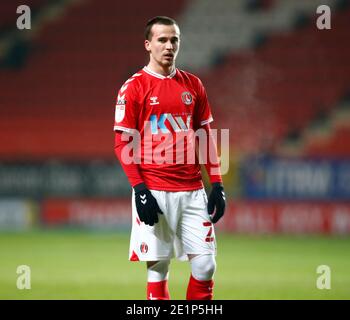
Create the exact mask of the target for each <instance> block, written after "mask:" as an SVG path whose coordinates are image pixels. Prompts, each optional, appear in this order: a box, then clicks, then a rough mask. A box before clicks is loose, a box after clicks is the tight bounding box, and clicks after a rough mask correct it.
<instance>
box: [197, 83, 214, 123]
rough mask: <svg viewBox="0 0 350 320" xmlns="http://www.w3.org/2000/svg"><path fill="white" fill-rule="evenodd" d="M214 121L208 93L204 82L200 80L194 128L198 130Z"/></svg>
mask: <svg viewBox="0 0 350 320" xmlns="http://www.w3.org/2000/svg"><path fill="white" fill-rule="evenodd" d="M212 121H213V117H212V114H211V108H210V105H209V101H208V97H207V93H206V91H205V88H204V86H203V84H202V82H201V81H200V80H199V79H198V87H197V102H196V112H195V115H194V126H195V129H198V128H200V127H202V126H205V125H206V124H208V123H210V122H212Z"/></svg>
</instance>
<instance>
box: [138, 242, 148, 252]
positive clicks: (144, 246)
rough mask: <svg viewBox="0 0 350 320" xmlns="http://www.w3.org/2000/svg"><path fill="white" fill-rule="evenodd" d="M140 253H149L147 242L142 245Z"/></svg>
mask: <svg viewBox="0 0 350 320" xmlns="http://www.w3.org/2000/svg"><path fill="white" fill-rule="evenodd" d="M140 251H141V253H147V252H148V245H147V243H145V242H142V243H141V245H140Z"/></svg>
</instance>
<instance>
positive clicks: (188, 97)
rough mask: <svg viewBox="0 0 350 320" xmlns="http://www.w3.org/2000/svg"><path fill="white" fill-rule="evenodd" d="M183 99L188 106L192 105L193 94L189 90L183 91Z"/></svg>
mask: <svg viewBox="0 0 350 320" xmlns="http://www.w3.org/2000/svg"><path fill="white" fill-rule="evenodd" d="M181 99H182V102H183V103H184V104H185V105H187V106H188V105H190V104H191V103H192V101H193V98H192V95H191V93H189V92H188V91H185V92H183V93H182V95H181Z"/></svg>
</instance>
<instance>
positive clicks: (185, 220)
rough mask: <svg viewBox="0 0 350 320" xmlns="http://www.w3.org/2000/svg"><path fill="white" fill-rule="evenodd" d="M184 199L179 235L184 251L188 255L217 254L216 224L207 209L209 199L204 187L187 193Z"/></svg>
mask: <svg viewBox="0 0 350 320" xmlns="http://www.w3.org/2000/svg"><path fill="white" fill-rule="evenodd" d="M183 200H184V201H183V204H184V205H183V207H182V210H183V211H182V219H181V221H180V223H179V228H178V236H179V238H180V239H181V241H182V244H183V247H184V251H185V252H186V254H188V255H192V254H215V253H216V240H215V231H214V225H213V224H212V223H211V221H210V216H209V214H208V211H207V204H208V201H207V196H206V194H205V191H204V189H200V190H195V191H192V192H188V193H186V195H185V198H184V199H183Z"/></svg>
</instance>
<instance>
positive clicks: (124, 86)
mask: <svg viewBox="0 0 350 320" xmlns="http://www.w3.org/2000/svg"><path fill="white" fill-rule="evenodd" d="M127 87H128V84H124V85H123V86H122V87H121V88H120V93H123V92H124V91H125V90H126V89H127Z"/></svg>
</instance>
